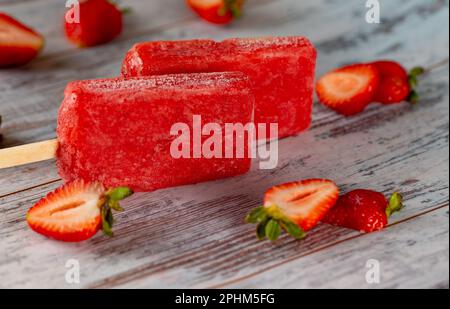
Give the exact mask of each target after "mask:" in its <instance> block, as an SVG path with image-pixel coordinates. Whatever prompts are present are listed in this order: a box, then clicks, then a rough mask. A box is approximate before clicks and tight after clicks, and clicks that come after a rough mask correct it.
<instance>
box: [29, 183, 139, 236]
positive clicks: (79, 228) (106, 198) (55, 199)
mask: <svg viewBox="0 0 450 309" xmlns="http://www.w3.org/2000/svg"><path fill="white" fill-rule="evenodd" d="M131 194H132V191H131V190H130V189H128V188H123V187H121V188H117V189H114V190H108V191H106V189H105V188H104V187H103V185H101V184H100V183H86V182H84V181H82V180H79V181H74V182H71V183H68V184H66V185H65V186H63V187H61V188H58V189H56V190H55V191H54V192H51V193H49V194H48V195H47V196H46V197H45V198H43V199H41V200H40V201H39V202H38V203H36V204H35V205H34V206H33V207H32V208H31V209H30V210H29V211H28V213H27V221H28V224H29V226H30V227H31V228H32V229H33V230H34V231H36V232H37V233H39V234H42V235H44V236H46V237H49V238H53V239H56V240H61V241H66V242H78V241H83V240H86V239H89V238H91V237H92V236H94V235H95V234H96V233H97V231H98V230H100V229H101V228H103V231H104V232H105V234H107V235H109V236H112V232H111V228H112V223H113V218H112V209H115V210H119V211H120V210H121V208H120V205H119V204H118V201H120V200H122V199H124V198H126V197H128V196H130V195H131Z"/></svg>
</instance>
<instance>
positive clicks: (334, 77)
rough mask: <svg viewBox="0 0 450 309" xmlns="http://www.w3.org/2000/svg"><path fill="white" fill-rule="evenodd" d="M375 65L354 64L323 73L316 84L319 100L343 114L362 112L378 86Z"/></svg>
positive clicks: (349, 114)
mask: <svg viewBox="0 0 450 309" xmlns="http://www.w3.org/2000/svg"><path fill="white" fill-rule="evenodd" d="M378 83H379V75H378V70H377V69H376V67H375V66H373V65H370V64H354V65H350V66H346V67H343V68H340V69H337V70H334V71H332V72H330V73H327V74H325V75H324V76H323V77H322V78H320V79H319V81H318V82H317V86H316V91H317V95H318V97H319V100H320V101H321V102H322V103H323V104H324V105H326V106H328V107H329V108H331V109H333V110H335V111H336V112H338V113H341V114H343V115H345V116H351V115H354V114H358V113H360V112H362V111H363V110H364V109H365V108H366V107H367V105H368V104H369V103H371V102H372V99H373V97H374V94H375V92H376V90H377V88H378Z"/></svg>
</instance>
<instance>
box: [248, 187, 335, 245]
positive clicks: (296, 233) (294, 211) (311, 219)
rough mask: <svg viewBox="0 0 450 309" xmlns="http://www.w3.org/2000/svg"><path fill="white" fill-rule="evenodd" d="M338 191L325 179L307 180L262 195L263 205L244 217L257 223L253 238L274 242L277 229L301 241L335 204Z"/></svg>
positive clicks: (276, 188) (278, 231) (272, 189)
mask: <svg viewBox="0 0 450 309" xmlns="http://www.w3.org/2000/svg"><path fill="white" fill-rule="evenodd" d="M338 197H339V189H338V187H337V186H336V184H335V183H334V182H332V181H331V180H326V179H309V180H303V181H298V182H291V183H287V184H283V185H280V186H275V187H273V188H271V189H270V190H269V191H267V192H266V195H265V198H264V206H262V207H258V208H255V209H253V210H252V211H251V212H250V213H249V215H248V216H247V217H246V221H247V222H248V223H257V224H258V227H257V236H258V238H259V239H263V238H265V237H267V238H269V239H270V240H272V241H273V240H276V239H277V238H278V237H279V236H280V234H281V230H282V229H284V230H285V231H286V232H287V233H289V234H290V235H292V236H293V237H295V238H296V239H301V238H303V237H305V235H306V234H305V232H307V231H309V230H310V229H312V228H313V227H314V226H316V225H317V223H318V222H319V221H320V220H322V218H323V217H324V216H325V215H326V213H327V212H328V211H329V210H330V209H331V208H332V207H333V206H334V205H335V204H336V201H337V199H338Z"/></svg>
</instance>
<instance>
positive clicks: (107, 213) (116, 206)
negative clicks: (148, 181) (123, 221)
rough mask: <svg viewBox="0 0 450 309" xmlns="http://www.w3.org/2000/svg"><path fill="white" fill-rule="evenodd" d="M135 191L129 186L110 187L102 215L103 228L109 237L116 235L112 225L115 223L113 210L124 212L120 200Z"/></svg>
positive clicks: (102, 208)
mask: <svg viewBox="0 0 450 309" xmlns="http://www.w3.org/2000/svg"><path fill="white" fill-rule="evenodd" d="M132 194H133V191H132V190H131V189H130V188H127V187H118V188H115V189H110V190H108V191H107V192H106V194H105V197H104V202H103V205H102V207H101V215H102V230H103V233H104V234H105V235H107V236H109V237H112V236H114V233H113V231H112V227H113V224H114V215H113V210H114V211H117V212H122V211H123V208H122V207H121V206H120V203H119V202H120V201H121V200H123V199H125V198H127V197H129V196H131V195H132Z"/></svg>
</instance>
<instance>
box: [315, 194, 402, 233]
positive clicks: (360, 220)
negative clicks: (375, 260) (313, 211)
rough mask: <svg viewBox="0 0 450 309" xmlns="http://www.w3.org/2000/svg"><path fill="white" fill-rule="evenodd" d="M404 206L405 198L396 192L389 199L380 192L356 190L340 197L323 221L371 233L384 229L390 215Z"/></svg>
mask: <svg viewBox="0 0 450 309" xmlns="http://www.w3.org/2000/svg"><path fill="white" fill-rule="evenodd" d="M402 208H403V198H402V196H401V195H400V194H398V193H394V194H393V195H392V196H391V198H390V199H389V201H388V200H387V199H386V197H385V196H384V195H383V194H382V193H379V192H375V191H371V190H362V189H358V190H354V191H351V192H349V193H347V194H345V195H343V196H342V197H340V198H339V200H338V202H337V204H336V206H334V207H333V209H331V210H330V211H329V212H328V214H327V215H326V216H325V217H324V219H323V220H322V222H324V223H329V224H332V225H336V226H340V227H346V228H350V229H354V230H357V231H361V232H366V233H371V232H374V231H379V230H381V229H383V228H384V227H385V226H386V225H387V224H388V220H389V217H390V216H391V215H392V214H393V213H394V212H397V211H400V210H401V209H402Z"/></svg>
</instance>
